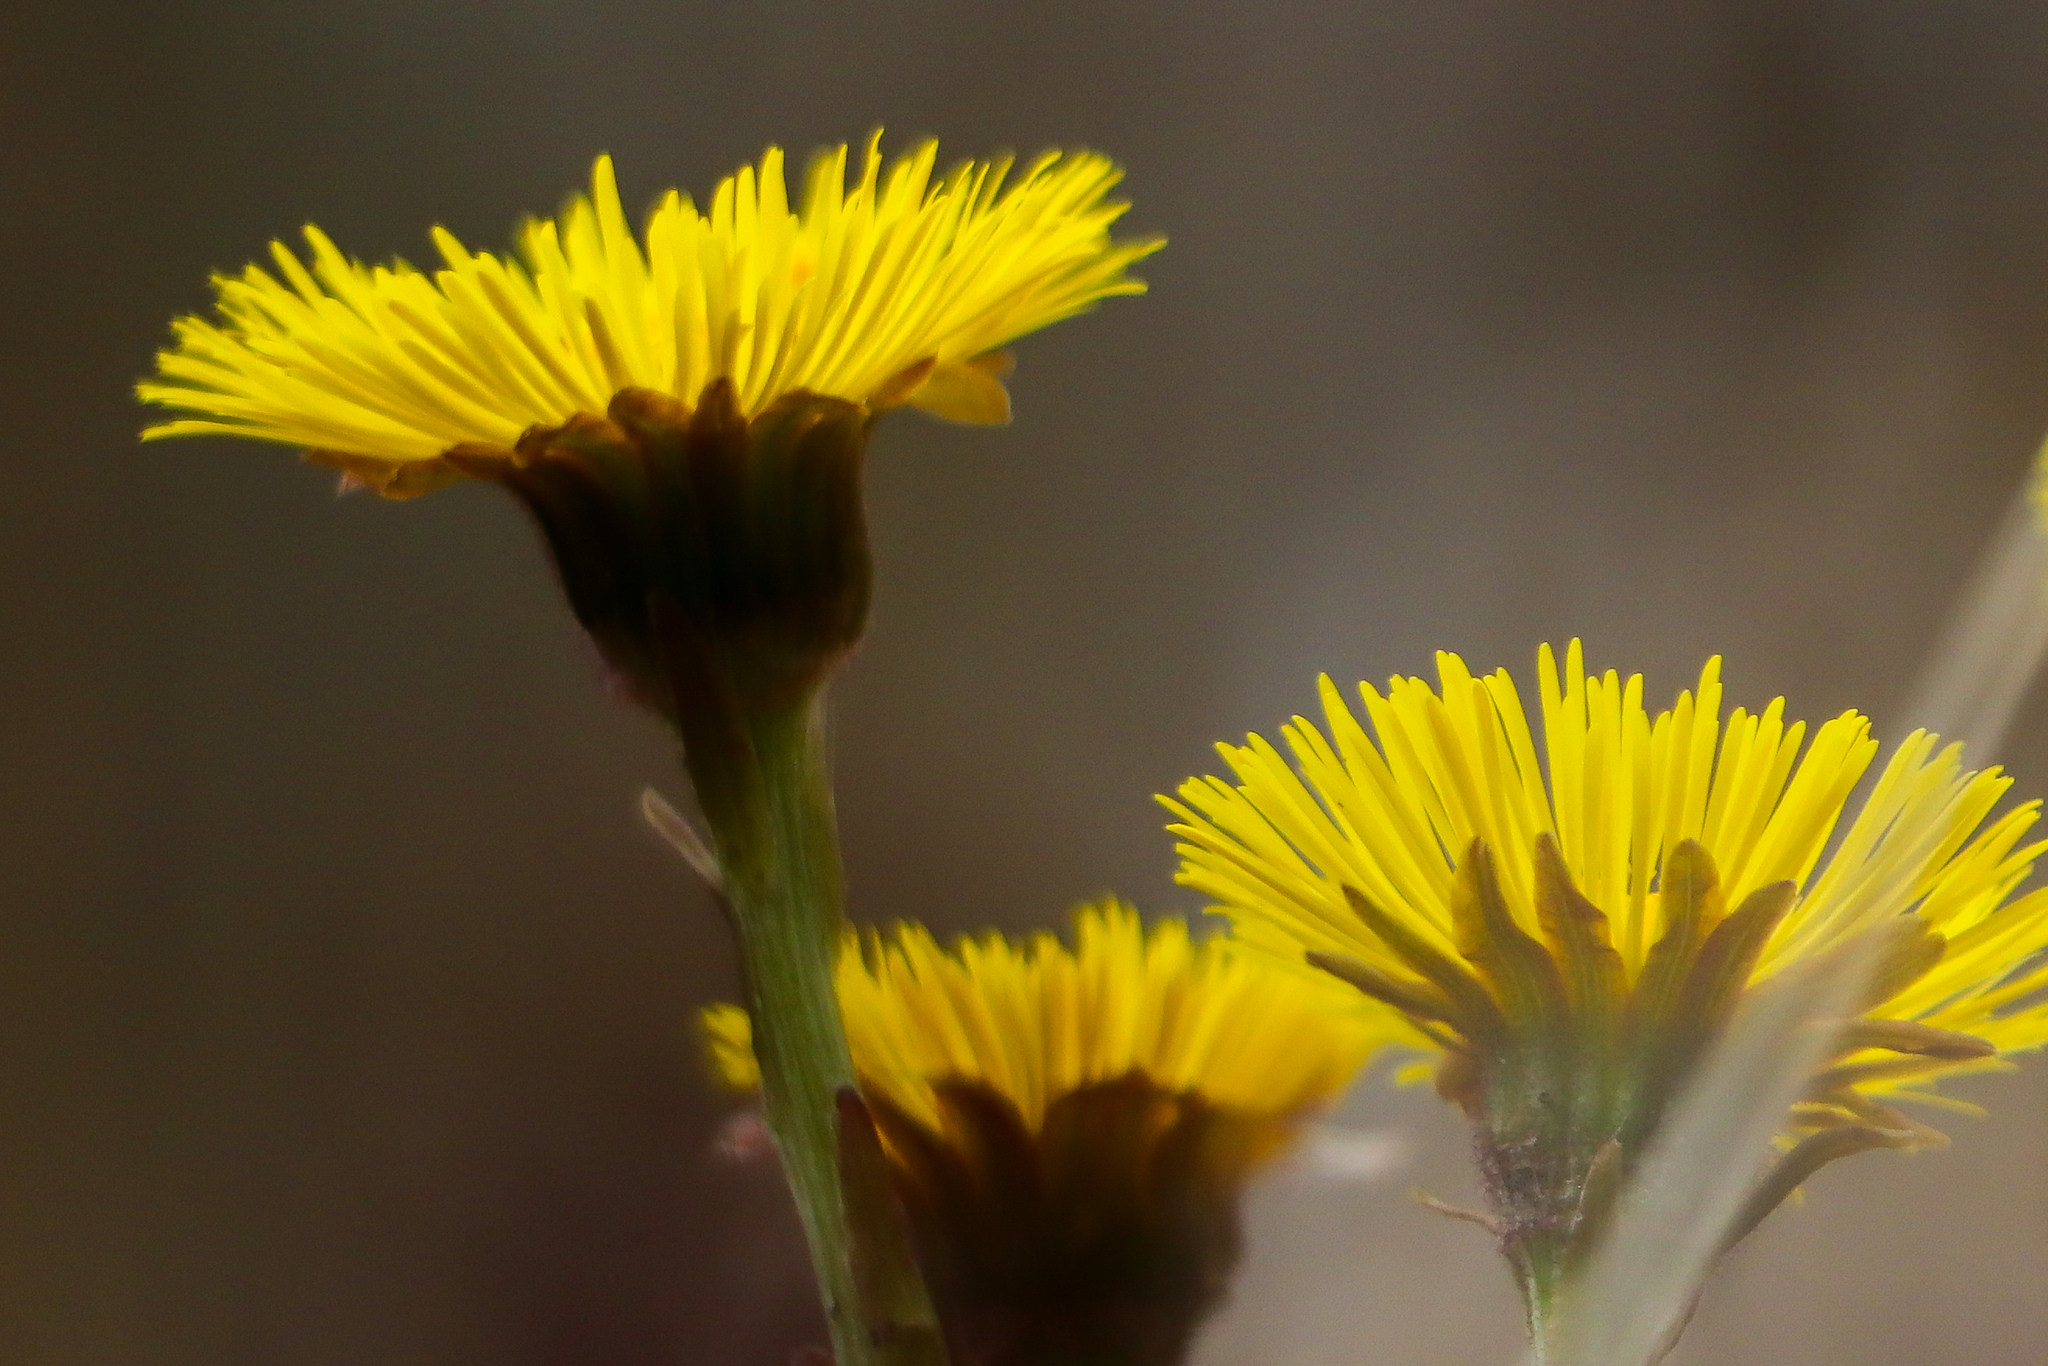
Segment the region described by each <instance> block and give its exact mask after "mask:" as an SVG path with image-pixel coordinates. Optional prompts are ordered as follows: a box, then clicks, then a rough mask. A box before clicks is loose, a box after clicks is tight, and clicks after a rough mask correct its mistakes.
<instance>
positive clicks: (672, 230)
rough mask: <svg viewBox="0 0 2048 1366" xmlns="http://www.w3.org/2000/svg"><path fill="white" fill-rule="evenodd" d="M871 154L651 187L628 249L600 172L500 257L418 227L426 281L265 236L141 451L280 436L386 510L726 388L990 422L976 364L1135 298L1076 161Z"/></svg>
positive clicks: (1057, 156)
mask: <svg viewBox="0 0 2048 1366" xmlns="http://www.w3.org/2000/svg"><path fill="white" fill-rule="evenodd" d="M879 138H880V134H879V133H878V134H876V135H875V139H873V140H871V141H870V143H869V145H868V150H867V156H866V159H865V162H864V164H863V166H862V169H861V174H860V179H859V182H858V183H857V184H856V185H855V187H854V188H853V189H852V190H850V191H849V190H848V189H847V188H846V184H845V182H846V170H847V165H846V163H847V155H846V148H845V147H843V146H842V147H839V148H838V149H836V150H834V151H831V152H828V153H825V154H823V155H821V156H819V157H818V158H817V159H816V160H815V161H814V162H813V163H812V164H811V168H810V171H809V174H808V175H807V177H806V180H805V186H804V198H803V202H802V207H801V209H800V210H798V211H795V212H792V211H791V209H790V207H789V202H788V196H787V192H786V190H785V188H784V184H783V158H782V152H781V151H780V150H779V149H777V148H772V147H771V148H770V149H769V150H768V151H767V153H766V154H765V155H763V157H762V158H761V164H760V166H759V168H758V169H756V168H755V167H751V166H748V167H743V168H742V169H741V170H740V171H739V173H738V174H736V175H734V176H731V177H728V178H727V179H726V180H724V181H722V182H720V184H719V186H718V188H717V190H716V191H715V192H714V193H713V194H712V197H711V203H710V207H709V211H708V212H705V213H699V212H698V211H697V209H696V207H695V206H694V205H693V204H692V203H691V201H690V199H689V198H688V197H687V196H685V195H682V194H679V193H678V192H676V191H670V192H669V193H668V194H667V195H666V196H665V197H664V198H663V199H662V201H661V202H660V204H659V205H657V207H656V208H655V210H654V212H653V214H652V215H651V216H650V217H649V219H648V222H647V230H646V232H645V234H644V236H643V238H641V239H639V240H636V239H635V238H634V236H633V234H632V232H631V230H630V229H629V228H628V226H627V221H626V217H625V214H624V211H623V209H622V208H621V205H620V202H619V193H618V186H617V184H616V182H615V181H614V179H613V175H612V164H611V160H610V158H609V157H600V158H598V160H597V164H596V168H595V170H594V171H593V173H592V176H591V193H590V196H589V197H588V198H583V197H578V198H577V199H575V200H574V201H572V202H571V203H570V205H569V207H568V209H567V210H566V212H564V214H563V215H562V217H561V219H560V221H559V222H557V221H555V220H551V219H540V220H535V221H531V222H529V223H528V224H527V225H526V226H525V228H524V229H523V230H522V231H521V233H520V241H519V247H520V250H519V256H518V258H517V259H505V258H501V257H498V256H495V255H493V254H491V253H489V252H471V251H470V250H468V249H467V248H466V247H464V246H463V245H462V244H461V243H460V242H458V241H457V240H456V239H455V237H454V236H453V235H452V234H450V233H449V232H447V231H446V230H444V229H439V228H437V229H435V231H434V245H435V247H436V249H437V250H438V251H439V253H440V255H441V259H442V262H443V264H442V268H441V269H439V270H437V271H435V272H433V273H432V274H428V273H425V272H422V271H420V270H416V269H414V268H413V267H411V266H409V265H407V264H405V263H404V262H394V263H393V264H391V265H389V266H377V267H370V266H365V265H363V264H361V263H360V262H357V261H352V260H350V259H349V258H347V257H345V256H343V255H342V254H341V252H340V251H339V250H337V249H336V248H335V246H334V244H333V243H332V242H330V241H329V240H328V239H327V237H326V235H325V234H324V233H322V232H321V231H320V230H319V229H318V228H315V227H311V226H308V227H307V228H306V230H305V236H306V243H307V248H308V259H306V260H304V261H301V259H300V258H299V257H298V256H297V255H295V254H294V253H293V252H292V251H291V250H290V249H289V248H288V247H286V246H284V245H283V244H282V243H273V244H272V245H271V258H272V262H273V264H274V267H275V273H273V272H272V271H270V270H266V269H264V268H263V267H262V266H259V265H251V266H249V267H247V268H246V269H245V270H244V271H243V272H242V273H241V274H240V275H239V276H221V277H217V278H216V279H215V280H214V287H215V290H216V292H217V294H218V299H217V304H218V308H219V320H218V321H207V320H205V319H201V318H196V317H188V318H183V319H180V320H179V321H178V322H177V323H176V324H175V325H174V330H175V334H176V344H175V345H174V346H172V347H171V348H170V349H168V350H166V351H164V352H162V353H160V354H159V356H158V357H157V367H158V377H157V378H156V379H154V380H150V381H147V382H144V383H143V384H141V385H139V386H137V393H138V394H139V395H140V396H141V397H142V398H143V399H144V400H145V401H146V402H149V403H153V404H157V405H159V406H162V407H165V408H170V409H173V410H176V411H179V412H181V413H184V414H187V416H182V417H179V418H176V419H174V420H172V421H169V422H165V423H162V424H160V425H158V426H154V427H151V428H149V429H148V430H147V431H146V432H144V434H143V435H144V436H145V438H155V437H165V436H186V435H206V434H224V435H230V436H245V437H255V438H258V439H261V440H267V441H280V442H285V443H287V444H290V445H295V446H301V447H304V448H306V449H307V450H308V452H309V453H310V454H311V455H312V456H313V457H314V458H316V459H318V460H321V461H322V462H324V463H327V464H330V465H334V466H337V467H339V468H342V469H345V470H348V471H350V472H352V473H354V474H356V475H358V476H360V477H362V478H364V479H365V480H367V481H369V482H370V483H372V484H373V485H375V486H376V487H378V488H380V489H382V490H384V491H385V492H387V493H390V494H392V495H394V496H404V495H406V494H410V493H417V492H421V491H424V490H425V489H426V488H430V487H433V486H435V485H436V484H438V483H444V482H446V481H447V480H449V479H451V478H454V477H456V475H457V474H458V473H459V471H457V470H456V469H455V468H454V467H452V466H450V465H448V464H446V463H445V462H443V461H441V459H440V457H441V456H442V455H443V454H444V453H446V452H448V451H449V450H451V449H454V448H458V447H465V446H483V447H489V448H510V447H512V446H514V445H515V444H516V443H517V442H518V440H519V438H520V436H521V434H522V433H523V432H525V431H526V430H527V429H528V428H530V427H555V426H559V425H561V424H563V423H565V422H567V421H569V419H571V418H572V417H574V416H576V415H577V414H602V413H604V412H605V411H606V410H607V407H608V405H609V404H610V403H611V401H612V399H613V397H614V396H615V395H617V394H618V393H620V392H621V391H624V390H628V389H646V390H652V391H655V392H656V393H658V394H664V395H668V396H670V397H672V398H674V399H676V400H679V401H680V402H681V403H683V404H684V405H687V406H695V405H696V404H697V403H698V401H699V397H700V395H701V394H703V392H704V391H705V389H706V388H707V386H709V385H710V384H711V383H712V382H713V381H714V380H717V379H725V380H728V381H730V383H731V385H732V388H733V390H734V394H735V398H736V401H737V404H738V407H739V409H740V411H741V413H742V415H743V416H745V417H748V418H751V417H754V416H756V415H758V414H760V413H761V412H762V411H764V410H765V409H766V408H767V407H768V406H769V405H770V404H771V403H772V402H773V401H774V400H775V399H777V398H778V397H780V396H783V395H786V394H790V393H793V392H798V391H804V392H809V393H812V394H817V395H821V396H826V397H831V398H838V399H843V400H846V401H848V402H850V403H853V404H857V405H862V406H864V407H867V408H869V409H881V408H886V407H890V406H894V405H896V404H900V403H911V404H915V405H917V406H920V407H923V408H927V409H930V410H931V411H934V412H937V413H939V414H941V415H943V416H946V417H951V418H955V419H958V420H962V421H969V422H999V421H1002V420H1004V419H1005V418H1006V417H1007V416H1008V412H1009V408H1008V397H1007V395H1006V394H1005V392H1004V390H1003V387H1002V384H1001V382H1000V380H999V378H998V376H999V375H1000V373H1001V372H1002V369H1003V368H1004V361H1003V358H1002V356H1001V355H1000V353H999V352H998V348H1000V347H1002V346H1004V345H1006V344H1007V343H1009V342H1011V341H1013V340H1015V339H1016V338H1018V337H1021V336H1023V335H1024V334H1025V333H1028V332H1032V331H1035V330H1037V329H1038V328H1041V327H1044V326H1045V325H1047V324H1048V323H1052V322H1056V321H1058V320H1059V319H1061V318H1065V317H1068V316H1070V315H1071V314H1074V313H1078V312H1081V311H1082V310H1084V309H1086V308H1088V307H1089V306H1090V305H1091V304H1093V303H1094V302H1095V301H1096V300H1098V299H1101V298H1104V297H1106V296H1108V295H1113V294H1131V293H1137V292H1140V291H1142V290H1143V289H1144V285H1143V283H1142V282H1140V281H1138V280H1134V279H1131V278H1129V277H1128V276H1126V275H1125V273H1124V271H1125V268H1126V267H1127V266H1129V265H1130V264H1131V263H1132V262H1134V261H1136V260H1138V259H1139V258H1141V257H1143V256H1146V255H1148V254H1149V253H1151V252H1153V251H1156V250H1157V249H1158V248H1159V246H1160V245H1161V240H1160V239H1158V238H1147V239H1143V240H1138V241H1126V242H1115V241H1112V240H1111V239H1110V236H1109V229H1110V225H1111V223H1113V222H1114V221H1115V220H1116V218H1117V217H1118V216H1119V215H1120V214H1121V213H1122V212H1123V210H1124V207H1125V206H1124V205H1123V204H1121V203H1118V202H1113V201H1110V200H1108V199H1107V198H1106V196H1107V195H1108V193H1109V191H1110V190H1111V188H1112V187H1113V186H1114V185H1115V184H1116V182H1117V180H1118V179H1119V176H1120V172H1119V171H1118V169H1117V168H1116V166H1115V165H1114V164H1113V163H1111V162H1110V161H1109V160H1107V159H1106V158H1104V157H1101V156H1098V155H1096V154H1094V153H1092V152H1073V153H1066V154H1061V153H1051V152H1049V153H1046V154H1045V155H1043V156H1041V157H1039V158H1038V159H1036V160H1035V161H1032V162H1031V163H1029V164H1028V165H1027V166H1026V167H1025V168H1024V169H1023V171H1022V172H1021V174H1019V175H1018V176H1016V177H1015V178H1014V179H1011V177H1010V175H1009V171H1010V162H1009V160H1008V159H1006V158H1005V159H998V160H995V161H979V162H966V163H963V164H961V165H960V166H958V167H956V168H955V169H954V170H953V171H952V172H950V173H949V174H947V175H946V176H944V177H943V178H942V179H940V180H938V181H937V182H936V183H934V181H933V168H934V164H935V161H936V158H937V155H938V148H937V144H936V143H934V142H929V141H928V142H925V143H923V144H921V145H920V146H918V147H917V148H915V149H914V150H912V151H911V152H909V153H907V154H906V155H904V156H901V157H899V158H897V159H896V160H895V161H893V162H892V163H890V164H889V165H888V166H887V167H886V168H884V166H883V164H882V160H881V157H880V155H879V153H878V150H877V144H878V142H879ZM1006 182H1008V183H1007V185H1006Z"/></svg>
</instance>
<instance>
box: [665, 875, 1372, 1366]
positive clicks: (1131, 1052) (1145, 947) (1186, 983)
mask: <svg viewBox="0 0 2048 1366" xmlns="http://www.w3.org/2000/svg"><path fill="white" fill-rule="evenodd" d="M838 991H839V1001H840V1008H841V1011H842V1013H843V1014H844V1017H845V1021H846V1033H847V1041H848V1043H849V1044H850V1045H851V1048H852V1051H853V1062H854V1071H855V1073H856V1074H857V1075H858V1077H859V1079H860V1086H861V1092H862V1095H863V1097H864V1098H865V1099H866V1101H867V1103H868V1105H869V1107H870V1109H871V1111H872V1112H873V1114H874V1116H875V1119H876V1122H877V1125H878V1127H879V1128H880V1130H881V1134H882V1138H883V1142H884V1146H885V1149H886V1151H887V1153H888V1155H889V1159H890V1166H891V1170H892V1174H893V1177H894V1181H895V1185H896V1188H897V1192H898V1194H899V1195H900V1196H901V1198H902V1199H903V1202H904V1206H905V1208H906V1209H907V1210H908V1211H909V1212H910V1216H911V1223H912V1227H913V1230H914V1232H915V1234H916V1240H917V1245H918V1249H919V1260H920V1261H921V1262H922V1263H923V1265H924V1268H925V1273H926V1277H927V1280H928V1281H929V1282H930V1284H931V1286H932V1291H933V1294H934V1297H935V1300H936V1302H937V1304H938V1307H939V1312H940V1317H941V1320H942V1321H943V1323H944V1326H945V1329H946V1332H947V1336H948V1338H949V1340H950V1342H951V1344H952V1346H953V1357H954V1360H955V1362H956V1363H961V1364H962V1366H965V1364H966V1363H993V1362H1042V1361H1055V1360H1060V1361H1064V1360H1077V1361H1078V1360H1118V1361H1159V1362H1165V1361H1170V1360H1175V1359H1177V1356H1178V1352H1179V1349H1180V1348H1181V1347H1183V1346H1184V1345H1185V1342H1186V1339H1187V1336H1188V1334H1190V1333H1192V1331H1193V1329H1194V1327H1195V1325H1196V1323H1197V1322H1199V1320H1200V1318H1201V1316H1202V1314H1203V1313H1204V1312H1206V1311H1207V1309H1208V1308H1209V1307H1210V1306H1212V1305H1213V1304H1214V1302H1215V1301H1216V1299H1217V1297H1218V1296H1219V1295H1220V1293H1221V1291H1222V1289H1223V1285H1224V1279H1225V1277H1226V1276H1227V1274H1228V1272H1229V1269H1230V1267H1231V1265H1232V1264H1233V1263H1234V1262H1235V1260H1236V1257H1237V1252H1238V1234H1237V1223H1236V1201H1237V1195H1238V1191H1239V1189H1240V1188H1241V1186H1242V1184H1243V1182H1244V1179H1245V1178H1246V1176H1248V1175H1249V1173H1250V1172H1251V1171H1252V1170H1253V1169H1254V1168H1255V1167H1257V1166H1258V1165H1259V1164H1260V1163H1262V1162H1264V1161H1266V1160H1267V1159H1269V1158H1271V1157H1272V1156H1274V1155H1275V1154H1276V1153H1277V1152H1279V1151H1280V1150H1281V1149H1282V1148H1283V1147H1284V1146H1285V1144H1286V1142H1287V1141H1288V1140H1289V1139H1290V1138H1291V1137H1293V1135H1294V1134H1295V1133H1296V1132H1297V1131H1298V1130H1299V1127H1300V1125H1301V1123H1302V1121H1303V1120H1305V1119H1307V1118H1309V1117H1310V1116H1312V1115H1313V1114H1315V1113H1316V1112H1317V1111H1319V1110H1320V1109H1322V1108H1323V1107H1324V1106H1326V1105H1327V1104H1328V1103H1329V1102H1330V1101H1331V1100H1332V1099H1333V1098H1334V1097H1335V1096H1336V1094H1337V1093H1338V1092H1339V1091H1340V1090H1341V1089H1342V1088H1343V1087H1344V1085H1345V1084H1346V1083H1347V1082H1348V1081H1349V1080H1350V1079H1351V1077H1352V1076H1353V1074H1354V1073H1356V1071H1357V1070H1358V1068H1359V1066H1360V1065H1361V1064H1362V1063H1363V1062H1364V1061H1365V1059H1366V1057H1367V1056H1368V1055H1369V1054H1370V1053H1371V1052H1372V1050H1373V1048H1374V1046H1375V1045H1376V1043H1377V1042H1378V1041H1379V1038H1380V1037H1381V1035H1382V1031H1381V1030H1380V1028H1379V1027H1378V1026H1377V1024H1376V1023H1375V1021H1374V1020H1373V1019H1372V1018H1371V1016H1370V1015H1369V1014H1368V1013H1366V1012H1363V1011H1361V1010H1359V1009H1358V1008H1357V1006H1356V1003H1355V997H1354V996H1353V994H1352V993H1350V992H1349V991H1348V990H1346V989H1344V988H1343V987H1342V986H1341V984H1337V983H1335V982H1334V980H1333V979H1332V980H1328V981H1317V980H1314V979H1310V978H1306V977H1304V976H1302V975H1301V974H1298V973H1294V972H1292V971H1290V970H1289V969H1285V968H1279V967H1276V966H1274V965H1272V964H1270V963H1267V962H1265V961H1263V960H1261V959H1258V958H1253V957H1247V956H1244V955H1241V954H1238V953H1235V952H1233V951H1232V950H1231V948H1230V946H1229V945H1228V943H1227V941H1216V940H1211V941H1209V942H1207V943H1203V944H1196V943H1193V942H1192V941H1191V940H1190V939H1189V937H1188V933H1187V928H1186V926H1185V925H1184V924H1182V923H1181V922H1179V921H1174V920H1169V921H1165V922H1162V923H1161V924H1159V925H1158V926H1156V927H1155V928H1154V929H1153V930H1152V931H1151V932H1150V933H1147V932H1146V931H1145V929H1144V928H1143V926H1142V925H1141V924H1140V922H1139V919H1138V916H1137V914H1136V912H1134V911H1132V910H1131V909H1130V908H1128V907H1126V906H1122V905H1119V904H1117V903H1115V902H1109V903H1105V904H1103V905H1101V906H1095V907H1087V908H1084V909H1082V910H1081V911H1079V912H1078V913H1077V914H1076V916H1075V921H1074V947H1073V948H1072V949H1068V948H1067V947H1065V946H1064V945H1062V944H1061V943H1060V942H1059V941H1058V940H1057V939H1055V938H1054V937H1053V936H1051V935H1049V934H1042V935H1039V936H1036V937H1035V938H1034V939H1033V940H1031V941H1030V942H1029V943H1028V944H1021V945H1019V944H1012V943H1010V942H1008V941H1006V940H1004V939H1003V938H1001V937H1000V936H996V935H989V936H987V937H985V938H982V939H978V940H976V939H963V940H961V941H960V942H959V943H958V944H957V945H956V946H955V947H954V948H953V949H951V950H950V951H949V950H947V949H944V948H941V947H940V946H939V944H938V943H937V942H936V941H935V940H934V939H933V938H932V936H931V935H930V934H929V933H928V932H926V931H925V930H923V929H921V928H919V927H916V926H907V925H906V926H901V927H898V928H897V929H896V930H895V931H894V932H893V933H892V934H890V935H888V936H886V937H885V936H881V935H875V934H870V935H868V936H867V937H866V938H865V940H864V941H862V942H860V943H859V944H858V945H856V944H853V943H851V942H850V943H849V946H848V950H847V952H846V953H845V954H844V955H843V956H842V957H841V960H840V964H839V973H838ZM704 1024H705V1029H706V1034H707V1037H708V1038H709V1040H710V1043H711V1052H712V1056H713V1061H714V1066H715V1068H716V1070H717V1071H718V1073H719V1075H720V1076H721V1077H722V1079H723V1080H725V1081H726V1082H727V1083H728V1084H730V1085H732V1086H734V1087H735V1088H737V1089H741V1090H750V1089H752V1088H753V1087H755V1086H756V1085H758V1082H759V1073H758V1072H757V1071H756V1069H755V1064H754V1057H753V1052H752V1045H751V1038H750V1033H749V1029H748V1020H747V1016H746V1013H745V1012H744V1011H742V1010H740V1009H739V1008H738V1007H735V1006H714V1007H712V1008H711V1009H709V1010H707V1011H706V1012H705V1016H704Z"/></svg>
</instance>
